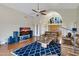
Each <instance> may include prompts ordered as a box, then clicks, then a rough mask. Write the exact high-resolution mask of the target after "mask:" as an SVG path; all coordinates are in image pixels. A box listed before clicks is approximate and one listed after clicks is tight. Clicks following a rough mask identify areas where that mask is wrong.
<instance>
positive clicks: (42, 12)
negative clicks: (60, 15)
mask: <svg viewBox="0 0 79 59" xmlns="http://www.w3.org/2000/svg"><path fill="white" fill-rule="evenodd" d="M32 11H33V12H35V13H36V15H37V16H39V14H41V15H46V13H45V12H46V10H39V3H38V6H37V10H35V9H32Z"/></svg>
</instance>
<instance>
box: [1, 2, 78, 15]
mask: <svg viewBox="0 0 79 59" xmlns="http://www.w3.org/2000/svg"><path fill="white" fill-rule="evenodd" d="M1 5H5V6H7V7H10V8H13V9H15V10H18V11H21V12H24V13H26V14H28V15H29V14H31V13H33V11H32V9H37V3H4V4H1ZM78 6H79V4H78V3H74V4H73V3H39V8H40V9H41V10H42V9H46V10H52V9H55V8H56V9H57V8H58V9H76V8H77V7H78Z"/></svg>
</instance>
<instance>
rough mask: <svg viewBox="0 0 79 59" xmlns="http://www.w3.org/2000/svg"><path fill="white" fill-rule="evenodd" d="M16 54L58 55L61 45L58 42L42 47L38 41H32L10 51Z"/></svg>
mask: <svg viewBox="0 0 79 59" xmlns="http://www.w3.org/2000/svg"><path fill="white" fill-rule="evenodd" d="M12 54H13V55H16V56H53V55H56V56H60V55H61V46H60V44H58V43H54V44H52V45H48V46H47V48H43V47H42V46H41V44H40V43H38V42H34V43H31V44H29V45H26V46H24V47H22V48H20V49H17V50H15V51H13V52H12Z"/></svg>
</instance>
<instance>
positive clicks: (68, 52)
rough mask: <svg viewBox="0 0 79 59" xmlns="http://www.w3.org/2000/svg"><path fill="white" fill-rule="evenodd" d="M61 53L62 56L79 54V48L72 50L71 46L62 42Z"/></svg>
mask: <svg viewBox="0 0 79 59" xmlns="http://www.w3.org/2000/svg"><path fill="white" fill-rule="evenodd" d="M61 54H62V56H79V50H75V51H74V49H73V46H71V45H65V44H62V45H61Z"/></svg>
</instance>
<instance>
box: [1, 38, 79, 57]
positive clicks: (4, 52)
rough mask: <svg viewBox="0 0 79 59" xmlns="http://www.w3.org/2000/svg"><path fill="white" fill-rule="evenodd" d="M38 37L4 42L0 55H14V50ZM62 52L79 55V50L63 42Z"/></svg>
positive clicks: (63, 53) (63, 54) (67, 54)
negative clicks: (9, 42)
mask: <svg viewBox="0 0 79 59" xmlns="http://www.w3.org/2000/svg"><path fill="white" fill-rule="evenodd" d="M36 39H38V40H39V39H40V38H38V37H33V38H31V39H27V40H25V41H21V42H19V43H15V44H10V45H8V44H4V45H2V46H0V56H13V55H12V54H11V52H12V51H14V50H16V49H17V48H21V47H23V46H25V45H28V44H30V43H32V42H34V41H35V40H36ZM61 54H62V56H79V50H78V51H75V53H74V50H73V47H72V46H68V45H65V44H61Z"/></svg>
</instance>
